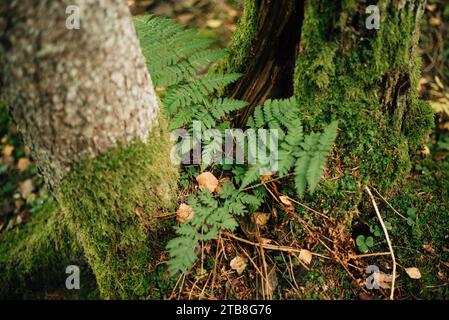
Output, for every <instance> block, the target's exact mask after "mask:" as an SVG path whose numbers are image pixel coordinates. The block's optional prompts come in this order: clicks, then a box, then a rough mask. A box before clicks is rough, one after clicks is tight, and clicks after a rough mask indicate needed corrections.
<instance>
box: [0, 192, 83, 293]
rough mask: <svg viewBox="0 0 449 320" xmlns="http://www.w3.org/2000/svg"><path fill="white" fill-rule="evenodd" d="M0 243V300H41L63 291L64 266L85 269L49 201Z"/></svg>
mask: <svg viewBox="0 0 449 320" xmlns="http://www.w3.org/2000/svg"><path fill="white" fill-rule="evenodd" d="M0 243H1V246H0V297H2V298H9V299H10V298H39V297H41V298H42V297H44V296H45V294H46V293H48V292H51V291H53V290H55V289H57V288H63V287H64V283H65V278H66V277H67V275H66V274H65V268H66V267H67V266H68V265H78V266H81V265H83V266H85V262H84V259H83V257H82V253H81V248H80V247H79V245H78V244H77V243H76V242H75V241H73V238H72V236H71V234H70V232H69V231H68V228H67V225H66V223H65V221H64V217H63V216H62V214H61V213H60V212H59V209H58V206H57V204H56V203H55V202H54V201H53V200H52V199H51V198H50V199H48V200H47V201H46V202H45V204H44V205H43V206H42V208H40V209H39V210H38V211H37V212H35V213H33V220H32V221H31V222H29V223H27V224H26V225H25V226H24V227H22V228H16V229H12V230H10V231H8V232H5V233H2V234H1V235H0ZM81 269H82V270H83V269H84V270H85V269H87V267H86V268H81Z"/></svg>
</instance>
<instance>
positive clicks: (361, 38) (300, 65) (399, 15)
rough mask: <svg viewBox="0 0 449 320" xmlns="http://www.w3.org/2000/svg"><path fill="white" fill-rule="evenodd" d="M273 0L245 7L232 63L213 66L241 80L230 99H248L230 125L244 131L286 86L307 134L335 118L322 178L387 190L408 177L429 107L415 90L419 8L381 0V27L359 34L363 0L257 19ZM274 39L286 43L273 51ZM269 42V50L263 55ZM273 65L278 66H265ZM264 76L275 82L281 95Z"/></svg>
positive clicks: (326, 2) (300, 7)
mask: <svg viewBox="0 0 449 320" xmlns="http://www.w3.org/2000/svg"><path fill="white" fill-rule="evenodd" d="M273 2H275V3H277V2H278V1H273ZM273 2H271V1H256V0H247V1H246V2H245V5H246V8H245V12H244V15H243V16H242V20H241V22H240V24H239V27H238V29H237V31H236V33H235V37H234V39H233V41H232V43H231V46H230V52H231V58H230V59H227V60H226V61H224V62H223V63H222V64H221V65H220V66H219V68H221V69H222V70H223V71H237V72H243V74H244V76H243V77H242V80H241V81H240V82H239V83H237V85H235V86H234V87H232V88H230V94H231V95H232V96H234V97H238V98H243V99H245V100H247V101H248V102H249V106H248V108H247V110H245V111H244V112H242V113H241V114H240V115H239V119H238V120H237V121H236V124H237V126H240V127H241V126H244V124H245V123H246V120H247V117H248V115H249V114H251V113H252V111H253V109H254V106H255V105H261V104H262V103H263V101H264V100H265V99H267V98H278V97H284V96H287V95H288V94H289V92H291V88H293V89H294V94H295V95H296V96H297V97H298V99H299V103H300V106H301V113H302V118H303V123H304V125H305V127H306V129H308V130H311V129H320V128H321V127H322V126H323V125H325V124H326V123H328V122H330V121H331V120H333V119H338V120H339V121H340V129H341V130H340V134H339V138H338V142H337V145H338V148H337V150H338V151H337V152H336V154H335V157H334V159H332V161H331V163H330V164H329V167H330V169H329V172H328V174H329V175H332V176H340V177H341V179H340V180H338V181H341V182H342V184H345V185H348V184H351V185H357V184H358V183H360V182H363V183H372V184H375V185H376V186H378V187H379V188H380V189H385V190H392V189H393V187H394V186H396V185H397V183H398V182H399V181H401V179H403V178H404V177H405V176H406V174H407V173H408V172H409V170H410V168H411V162H410V156H411V154H412V153H413V152H414V151H415V150H416V149H417V148H420V147H421V146H422V144H423V141H424V139H425V138H426V137H427V135H428V134H429V131H430V128H431V126H432V122H433V119H432V118H433V115H432V111H431V108H430V107H429V106H428V105H427V104H426V103H424V102H422V101H421V100H419V98H418V94H417V90H416V88H417V83H418V80H419V74H420V70H419V66H420V58H419V57H418V56H417V50H416V47H417V45H418V41H419V25H420V19H421V15H422V12H423V4H424V2H425V1H424V0H412V1H390V0H380V1H379V2H378V4H377V5H378V7H379V10H380V28H379V30H376V29H368V28H367V27H366V24H365V21H366V19H367V18H369V13H366V11H365V10H366V8H367V7H368V6H369V5H370V4H372V3H371V2H368V1H351V0H345V1H331V0H319V1H304V2H302V1H295V2H293V1H289V4H290V7H289V6H284V5H282V8H283V9H282V10H286V11H284V14H283V15H280V14H279V13H276V10H275V8H271V9H272V12H273V13H275V14H274V17H272V18H271V19H269V20H268V19H264V17H265V15H269V16H271V15H272V14H271V13H270V12H268V13H266V12H265V11H264V9H265V8H268V7H270V6H272V7H273V6H274V7H276V6H277V5H276V4H274V3H273ZM292 6H293V7H294V8H292ZM287 8H290V9H287ZM289 10H290V11H289ZM287 12H294V15H295V16H294V17H293V16H291V15H289V14H288V13H287ZM303 12H304V16H303ZM276 18H277V19H276ZM279 21H282V22H283V23H279ZM286 26H288V27H286ZM264 30H269V32H267V31H264ZM296 37H300V39H298V41H299V45H298V46H297V42H298V41H297V40H296ZM280 39H287V40H283V41H290V44H289V45H286V44H282V45H275V44H273V42H276V41H278V40H280ZM268 43H269V44H270V46H269V48H270V49H272V50H275V52H270V51H269V50H268V52H265V53H264V44H268ZM287 47H288V48H289V49H288V50H286V49H285V48H287ZM295 48H296V50H294V52H293V51H289V50H293V49H295ZM286 53H288V54H287V55H286ZM265 57H274V58H268V60H267V59H265ZM276 57H278V58H276ZM287 57H288V58H287ZM295 58H296V62H295V66H294V67H292V64H291V62H290V61H291V59H295ZM267 61H268V63H267ZM273 61H278V62H279V63H280V65H282V68H271V67H270V66H272V65H275V64H273V63H271V62H273ZM276 64H277V63H276ZM289 68H294V69H295V70H294V76H293V82H292V83H286V82H285V81H286V80H287V79H291V74H292V73H291V72H292V71H291V70H290V69H289ZM260 70H263V72H262V73H261V72H259V71H260ZM276 70H280V71H281V72H282V77H283V79H284V81H282V80H280V75H279V74H278V73H277V72H276ZM271 78H273V79H276V81H279V82H278V83H277V85H280V86H279V87H278V89H276V90H274V87H273V86H272V85H271V82H270V80H268V79H271ZM343 176H345V177H344V178H343ZM347 176H348V177H347ZM349 180H350V181H349ZM348 204H349V205H353V204H354V203H353V202H352V201H351V202H350V203H348Z"/></svg>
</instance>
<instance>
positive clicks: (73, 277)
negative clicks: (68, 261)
mask: <svg viewBox="0 0 449 320" xmlns="http://www.w3.org/2000/svg"><path fill="white" fill-rule="evenodd" d="M65 273H66V274H68V275H69V276H68V277H67V278H66V280H65V287H66V289H68V290H79V289H80V268H79V267H78V266H75V265H70V266H67V268H65Z"/></svg>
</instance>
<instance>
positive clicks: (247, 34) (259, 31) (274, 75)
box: [222, 0, 304, 128]
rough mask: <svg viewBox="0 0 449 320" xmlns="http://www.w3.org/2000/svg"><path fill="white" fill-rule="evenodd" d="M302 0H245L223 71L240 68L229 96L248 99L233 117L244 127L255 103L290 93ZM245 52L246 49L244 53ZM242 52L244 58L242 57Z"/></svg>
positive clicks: (301, 17) (299, 32) (238, 124)
mask: <svg viewBox="0 0 449 320" xmlns="http://www.w3.org/2000/svg"><path fill="white" fill-rule="evenodd" d="M303 2H304V1H302V0H292V1H275V0H247V1H245V12H244V15H243V17H242V19H241V21H240V25H239V30H238V31H237V33H236V34H235V36H234V39H233V43H232V44H231V47H230V51H231V54H232V56H231V58H230V59H231V63H232V64H233V65H232V66H231V65H228V66H222V68H223V69H224V70H223V71H226V72H230V71H233V72H235V71H238V72H241V71H243V76H242V78H241V79H240V80H239V81H238V82H237V83H236V84H235V85H233V86H232V87H231V88H230V96H232V97H233V98H236V99H241V100H245V101H247V102H249V106H248V107H247V108H246V109H244V110H243V111H241V112H240V113H239V114H238V116H237V117H236V119H235V125H236V126H237V127H241V128H244V127H245V126H246V122H247V120H248V117H249V116H250V115H251V114H252V113H253V111H254V108H255V107H256V106H257V105H262V104H263V103H264V101H265V100H266V99H268V98H287V97H290V96H292V94H293V69H294V65H295V59H296V54H297V52H298V50H297V47H298V41H299V39H300V34H301V24H302V20H303V14H304V12H303V7H304V3H303ZM245 51H246V52H245ZM242 55H243V56H245V55H246V57H242Z"/></svg>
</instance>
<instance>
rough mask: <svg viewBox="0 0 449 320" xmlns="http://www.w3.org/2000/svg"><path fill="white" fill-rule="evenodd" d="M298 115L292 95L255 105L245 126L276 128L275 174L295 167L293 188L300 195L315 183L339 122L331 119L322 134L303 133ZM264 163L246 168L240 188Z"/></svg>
mask: <svg viewBox="0 0 449 320" xmlns="http://www.w3.org/2000/svg"><path fill="white" fill-rule="evenodd" d="M299 114H300V112H299V103H298V101H297V99H296V98H295V97H292V98H290V99H285V100H268V101H266V102H265V104H264V106H263V107H258V108H256V110H255V111H254V115H253V116H252V117H250V118H249V121H248V125H249V127H250V128H253V129H261V128H268V129H276V130H277V132H278V139H279V146H280V150H279V159H278V160H279V167H278V174H279V176H280V177H284V176H286V175H287V174H288V173H289V172H290V171H291V170H294V174H295V186H296V191H297V194H298V195H302V194H303V193H304V192H305V190H306V188H307V186H308V187H309V191H310V193H313V192H314V190H315V188H316V186H317V185H318V182H319V180H320V177H321V175H322V174H323V170H324V166H325V164H326V161H327V158H328V156H329V155H330V153H331V151H332V146H333V144H334V142H335V139H336V138H337V129H338V122H337V121H334V122H332V123H331V124H330V125H328V126H327V127H326V128H325V129H324V130H323V132H322V133H316V132H312V133H310V134H308V135H305V134H304V132H303V128H302V124H301V121H300V118H299ZM263 165H265V164H264V163H263V162H262V163H259V164H258V165H256V166H254V167H252V168H250V169H249V170H248V172H247V174H246V175H245V178H244V179H243V182H242V186H241V187H242V188H244V187H246V186H247V185H248V184H250V183H252V182H254V181H256V180H257V179H258V177H259V169H260V167H261V166H263Z"/></svg>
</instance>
